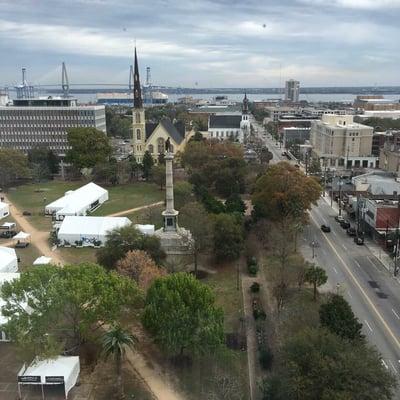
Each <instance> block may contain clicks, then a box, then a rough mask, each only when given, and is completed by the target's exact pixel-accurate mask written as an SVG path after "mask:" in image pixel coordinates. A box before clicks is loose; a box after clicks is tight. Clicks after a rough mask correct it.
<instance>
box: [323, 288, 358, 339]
mask: <svg viewBox="0 0 400 400" xmlns="http://www.w3.org/2000/svg"><path fill="white" fill-rule="evenodd" d="M319 318H320V322H321V325H322V326H323V327H325V328H327V329H329V330H330V331H331V332H332V333H335V334H336V335H339V336H340V337H342V338H343V339H349V340H360V339H364V335H363V334H362V333H361V329H362V324H361V323H360V322H358V319H357V318H356V317H355V315H354V313H353V311H352V309H351V307H350V304H349V303H348V302H347V301H346V300H345V299H344V298H343V297H342V296H339V295H337V294H333V295H331V296H330V298H329V300H328V301H327V302H326V303H325V304H321V306H320V308H319Z"/></svg>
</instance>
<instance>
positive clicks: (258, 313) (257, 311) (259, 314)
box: [253, 307, 267, 320]
mask: <svg viewBox="0 0 400 400" xmlns="http://www.w3.org/2000/svg"><path fill="white" fill-rule="evenodd" d="M253 317H254V319H255V320H257V319H265V318H267V314H265V311H264V310H263V309H262V308H258V307H257V308H254V310H253Z"/></svg>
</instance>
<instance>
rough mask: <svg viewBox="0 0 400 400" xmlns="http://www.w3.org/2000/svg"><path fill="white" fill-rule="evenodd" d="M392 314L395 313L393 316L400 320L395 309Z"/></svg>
mask: <svg viewBox="0 0 400 400" xmlns="http://www.w3.org/2000/svg"><path fill="white" fill-rule="evenodd" d="M392 312H393V314H394V315H395V316H396V318H397V319H400V317H399V314H397V312H396V311H394V310H393V308H392Z"/></svg>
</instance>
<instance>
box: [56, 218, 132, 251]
mask: <svg viewBox="0 0 400 400" xmlns="http://www.w3.org/2000/svg"><path fill="white" fill-rule="evenodd" d="M130 224H131V221H130V220H129V219H128V218H126V217H77V216H66V217H65V218H64V220H63V222H62V223H61V226H60V229H59V230H58V232H57V238H58V240H59V241H60V245H61V246H68V245H72V246H85V247H88V246H96V247H99V246H104V244H105V242H106V241H107V239H106V236H107V234H108V233H109V232H110V231H112V230H114V229H117V228H121V227H123V226H128V225H130Z"/></svg>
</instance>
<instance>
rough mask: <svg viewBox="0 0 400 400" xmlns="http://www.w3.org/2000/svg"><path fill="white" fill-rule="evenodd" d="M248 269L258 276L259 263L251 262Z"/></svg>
mask: <svg viewBox="0 0 400 400" xmlns="http://www.w3.org/2000/svg"><path fill="white" fill-rule="evenodd" d="M247 270H248V271H249V274H250V275H251V276H256V275H257V272H258V265H257V264H250V265H248V266H247Z"/></svg>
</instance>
